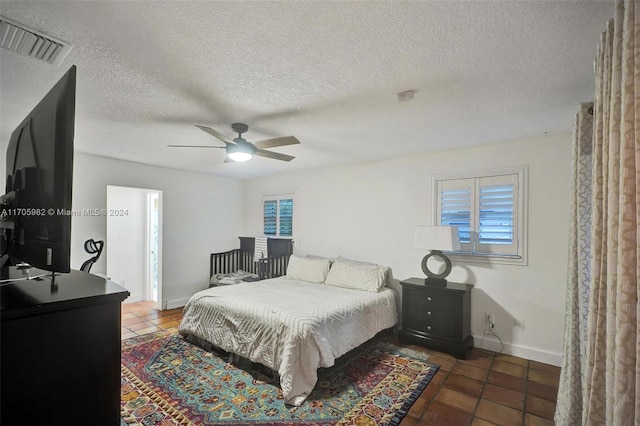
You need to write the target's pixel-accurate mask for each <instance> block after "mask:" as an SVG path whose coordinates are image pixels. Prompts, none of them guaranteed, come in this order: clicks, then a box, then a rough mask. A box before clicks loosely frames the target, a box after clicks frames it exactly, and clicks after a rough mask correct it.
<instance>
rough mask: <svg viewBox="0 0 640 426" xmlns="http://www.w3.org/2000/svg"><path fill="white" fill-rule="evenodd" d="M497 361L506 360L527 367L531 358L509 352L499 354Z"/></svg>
mask: <svg viewBox="0 0 640 426" xmlns="http://www.w3.org/2000/svg"><path fill="white" fill-rule="evenodd" d="M496 361H504V362H508V363H511V364H516V365H519V366H521V367H527V366H528V365H529V360H527V359H524V358H520V357H518V356H513V355H508V354H497V355H496Z"/></svg>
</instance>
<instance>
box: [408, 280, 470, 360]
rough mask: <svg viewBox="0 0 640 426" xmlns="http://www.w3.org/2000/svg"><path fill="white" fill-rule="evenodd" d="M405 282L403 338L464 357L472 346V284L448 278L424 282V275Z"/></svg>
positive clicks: (457, 356)
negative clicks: (443, 282)
mask: <svg viewBox="0 0 640 426" xmlns="http://www.w3.org/2000/svg"><path fill="white" fill-rule="evenodd" d="M400 284H401V285H402V330H401V331H400V341H401V342H403V343H414V344H417V345H420V346H424V347H426V348H430V349H434V350H437V351H440V352H445V353H448V354H451V355H453V356H455V357H456V358H461V359H464V358H466V357H467V352H468V351H469V350H470V349H471V348H472V347H473V336H471V289H472V288H473V285H471V284H460V283H453V282H448V283H447V285H446V286H431V285H425V280H424V278H409V279H406V280H403V281H400Z"/></svg>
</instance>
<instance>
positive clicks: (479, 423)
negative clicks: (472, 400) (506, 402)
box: [471, 417, 495, 426]
mask: <svg viewBox="0 0 640 426" xmlns="http://www.w3.org/2000/svg"><path fill="white" fill-rule="evenodd" d="M471 426H495V423H491V422H490V421H487V420H483V419H481V418H479V417H474V418H473V421H472V422H471Z"/></svg>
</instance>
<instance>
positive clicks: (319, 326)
mask: <svg viewBox="0 0 640 426" xmlns="http://www.w3.org/2000/svg"><path fill="white" fill-rule="evenodd" d="M386 275H387V270H386V268H383V267H380V266H378V265H372V264H366V263H355V262H353V261H348V260H346V259H342V258H339V259H337V260H336V261H335V262H332V261H331V260H328V259H327V260H324V259H306V258H305V259H302V258H298V257H296V256H291V259H290V263H289V269H288V271H287V275H285V276H282V277H278V278H272V279H267V280H262V281H258V282H241V283H239V284H236V285H228V286H222V287H213V288H210V289H207V290H203V291H201V292H198V293H196V294H195V295H193V296H192V297H191V299H190V300H189V302H188V303H187V305H186V306H185V309H184V314H183V319H182V322H181V324H180V327H179V331H180V333H181V334H182V335H184V336H188V337H195V340H196V341H197V340H202V341H205V342H209V343H211V344H212V345H214V346H215V347H217V348H220V349H222V350H224V351H226V352H229V353H233V354H237V355H240V356H242V357H244V358H247V359H249V360H251V361H253V362H256V363H260V364H263V365H265V366H266V367H269V368H270V369H272V370H274V371H276V372H277V373H278V374H279V376H280V387H281V389H282V393H283V397H284V400H285V403H287V404H289V405H296V406H299V405H301V404H302V403H303V402H304V400H305V399H306V397H307V396H308V395H309V393H310V392H311V390H312V389H313V387H314V386H315V384H316V381H317V369H318V368H321V367H331V366H333V364H334V362H335V360H336V359H337V358H338V357H340V356H341V355H344V354H345V353H347V352H348V351H350V350H352V349H354V348H356V347H358V346H360V345H361V344H362V343H364V342H366V341H367V340H369V339H371V338H373V337H374V336H375V335H376V334H378V333H379V332H381V331H383V330H386V329H389V328H392V327H393V326H394V325H395V324H396V323H397V321H398V315H397V310H396V294H395V292H394V291H393V290H391V289H389V288H387V287H386V286H385V285H386Z"/></svg>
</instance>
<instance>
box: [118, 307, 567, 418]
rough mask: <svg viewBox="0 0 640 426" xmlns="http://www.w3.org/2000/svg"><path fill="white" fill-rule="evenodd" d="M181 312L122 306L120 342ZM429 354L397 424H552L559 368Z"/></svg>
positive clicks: (174, 321) (169, 324)
mask: <svg viewBox="0 0 640 426" xmlns="http://www.w3.org/2000/svg"><path fill="white" fill-rule="evenodd" d="M181 319H182V308H179V309H172V310H167V311H159V310H157V309H156V307H155V303H152V302H138V303H127V304H123V305H122V338H123V339H127V338H129V337H133V336H138V335H142V334H145V333H151V332H153V331H158V330H162V329H171V328H175V327H177V326H178V324H180V320H181ZM410 347H411V348H413V349H416V350H420V351H423V352H426V353H429V354H430V358H429V360H430V361H431V362H433V363H435V364H439V365H440V370H438V372H437V373H436V375H435V376H434V377H433V379H432V380H431V383H429V385H428V386H427V388H426V389H425V390H424V391H423V392H422V395H420V397H419V398H418V400H417V401H416V402H415V403H414V404H413V406H412V407H411V409H410V410H409V413H408V414H407V416H406V417H405V418H404V419H403V420H402V422H401V423H400V425H401V426H413V425H438V426H440V425H442V426H457V425H472V426H485V425H526V426H537V425H553V424H554V423H553V414H554V412H555V406H556V402H555V401H556V395H557V392H558V380H559V375H560V368H559V367H555V366H552V365H547V364H542V363H539V362H536V361H528V360H526V359H523V358H518V357H514V356H511V355H504V354H495V353H492V352H487V351H484V350H481V349H474V350H473V351H472V352H471V353H470V355H469V357H468V358H467V359H466V360H457V359H456V358H454V357H452V356H450V355H446V354H443V353H440V352H436V351H430V350H428V349H424V348H421V347H419V346H410Z"/></svg>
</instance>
